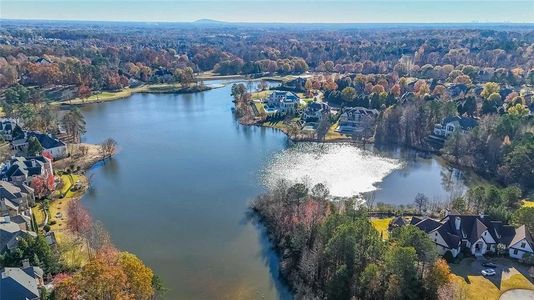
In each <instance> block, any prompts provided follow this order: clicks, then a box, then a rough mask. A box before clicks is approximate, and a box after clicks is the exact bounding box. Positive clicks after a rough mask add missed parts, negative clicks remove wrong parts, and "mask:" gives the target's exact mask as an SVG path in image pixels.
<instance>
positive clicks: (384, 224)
mask: <svg viewBox="0 0 534 300" xmlns="http://www.w3.org/2000/svg"><path fill="white" fill-rule="evenodd" d="M391 220H393V218H383V219H378V218H372V219H371V223H372V224H373V226H374V227H375V229H376V230H377V231H378V233H380V234H382V238H383V239H385V240H387V239H388V237H389V232H388V225H389V223H390V222H391Z"/></svg>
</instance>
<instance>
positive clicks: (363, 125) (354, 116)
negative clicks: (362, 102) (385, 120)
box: [336, 107, 378, 134]
mask: <svg viewBox="0 0 534 300" xmlns="http://www.w3.org/2000/svg"><path fill="white" fill-rule="evenodd" d="M377 116H378V110H376V109H369V108H365V107H349V108H345V109H344V111H343V113H342V114H341V117H340V118H339V127H338V128H337V129H336V131H338V132H341V133H346V134H355V133H362V132H364V131H365V130H367V129H370V128H371V127H372V126H373V125H374V123H375V121H376V117H377Z"/></svg>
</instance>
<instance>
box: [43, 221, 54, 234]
mask: <svg viewBox="0 0 534 300" xmlns="http://www.w3.org/2000/svg"><path fill="white" fill-rule="evenodd" d="M50 223H52V222H50ZM43 230H44V231H45V232H49V231H50V225H45V226H44V227H43Z"/></svg>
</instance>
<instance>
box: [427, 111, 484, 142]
mask: <svg viewBox="0 0 534 300" xmlns="http://www.w3.org/2000/svg"><path fill="white" fill-rule="evenodd" d="M477 125H478V121H477V120H475V119H473V118H469V117H458V116H456V117H448V118H445V119H444V120H443V122H442V123H441V124H435V125H434V130H433V133H434V135H435V136H438V137H442V138H446V137H448V136H450V135H451V134H453V133H454V132H455V131H456V130H461V132H466V131H468V130H471V129H473V128H474V127H475V126H477Z"/></svg>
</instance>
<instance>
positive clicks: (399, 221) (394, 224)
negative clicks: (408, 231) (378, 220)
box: [388, 217, 406, 231]
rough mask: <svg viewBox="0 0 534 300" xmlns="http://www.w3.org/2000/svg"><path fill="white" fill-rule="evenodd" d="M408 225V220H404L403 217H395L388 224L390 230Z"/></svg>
mask: <svg viewBox="0 0 534 300" xmlns="http://www.w3.org/2000/svg"><path fill="white" fill-rule="evenodd" d="M404 225H406V221H404V218H403V217H395V218H393V220H391V222H389V225H388V231H392V230H393V229H395V228H399V227H402V226H404Z"/></svg>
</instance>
